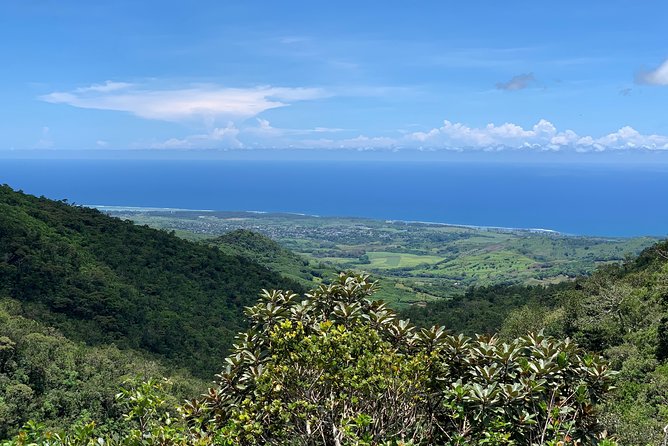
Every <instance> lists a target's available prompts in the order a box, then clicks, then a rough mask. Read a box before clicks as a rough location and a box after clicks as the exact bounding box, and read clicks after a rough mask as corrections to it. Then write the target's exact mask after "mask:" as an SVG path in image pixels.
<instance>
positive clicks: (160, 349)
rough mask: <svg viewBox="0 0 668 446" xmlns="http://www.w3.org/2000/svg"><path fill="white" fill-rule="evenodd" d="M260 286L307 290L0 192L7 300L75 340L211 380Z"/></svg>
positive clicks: (235, 262) (92, 214)
mask: <svg viewBox="0 0 668 446" xmlns="http://www.w3.org/2000/svg"><path fill="white" fill-rule="evenodd" d="M262 288H283V289H295V290H301V287H300V285H298V284H297V283H295V282H293V281H291V280H288V279H284V278H282V277H281V276H280V275H279V274H277V273H275V272H272V271H269V270H268V269H267V268H265V267H263V266H261V265H259V264H258V263H256V262H254V261H252V260H250V259H248V258H246V257H242V256H238V255H233V253H227V254H226V253H223V252H221V251H220V250H218V249H214V248H212V247H207V246H204V245H201V244H195V243H192V242H188V241H185V240H182V239H180V238H178V237H176V236H175V235H173V234H170V233H167V232H164V231H158V230H154V229H151V228H148V227H142V226H135V225H133V224H132V223H130V222H127V221H122V220H119V219H115V218H111V217H108V216H106V215H104V214H102V213H101V212H99V211H97V210H94V209H89V208H83V207H75V206H70V205H68V204H67V203H66V202H56V201H52V200H48V199H46V198H36V197H33V196H30V195H26V194H23V193H20V192H15V191H13V190H12V189H11V188H10V187H8V186H2V187H0V296H2V295H5V296H9V297H12V298H14V299H17V300H19V301H21V302H22V303H23V312H24V314H25V315H26V316H28V317H31V318H34V319H37V320H40V321H42V322H45V323H47V324H49V325H53V326H55V327H57V328H59V329H60V330H61V331H62V332H63V333H64V334H65V335H66V336H67V337H69V338H71V339H74V340H82V341H86V342H88V343H91V344H101V343H112V342H113V343H115V344H117V345H119V346H121V347H128V348H133V349H139V350H145V351H149V352H152V353H157V354H159V355H161V356H163V357H165V358H167V359H169V360H171V361H173V362H175V363H177V364H179V365H181V366H183V367H186V368H188V369H190V370H191V371H192V372H193V373H195V374H197V375H199V376H202V377H207V378H208V377H210V376H212V374H214V373H216V372H218V371H219V369H220V367H222V358H223V355H224V353H225V350H226V349H227V348H228V347H229V346H230V345H231V341H232V339H233V337H234V335H235V334H236V333H237V332H238V331H239V330H241V329H242V328H243V326H242V322H241V321H242V320H243V317H242V313H243V308H244V306H246V305H249V304H251V303H253V302H254V301H255V299H256V297H257V295H258V293H259V292H260V290H261V289H262Z"/></svg>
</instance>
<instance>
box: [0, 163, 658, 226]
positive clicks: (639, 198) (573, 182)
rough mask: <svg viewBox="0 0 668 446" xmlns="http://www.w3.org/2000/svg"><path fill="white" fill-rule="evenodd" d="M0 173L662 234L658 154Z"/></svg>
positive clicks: (373, 213)
mask: <svg viewBox="0 0 668 446" xmlns="http://www.w3.org/2000/svg"><path fill="white" fill-rule="evenodd" d="M0 183H6V184H9V185H10V186H12V187H13V188H14V189H21V190H23V191H24V192H27V193H31V194H35V195H44V196H46V197H49V198H54V199H68V200H69V201H70V202H74V203H77V204H84V205H109V206H138V207H162V208H183V209H211V210H251V211H266V212H294V213H303V214H311V215H323V216H347V217H370V218H376V219H391V220H408V221H430V222H439V223H451V224H463V225H476V226H497V227H510V228H540V229H551V230H556V231H559V232H563V233H567V234H573V235H600V236H637V235H658V236H663V235H667V234H668V166H667V165H665V164H663V165H657V166H651V165H616V164H609V165H604V166H603V165H594V164H588V165H575V164H539V163H527V164H521V163H484V162H471V163H466V162H458V163H452V162H445V161H441V162H439V161H434V162H420V161H358V162H356V161H317V160H311V161H296V160H289V161H249V160H103V159H98V160H92V159H89V160H72V159H60V160H45V159H41V160H40V159H31V160H25V159H1V160H0Z"/></svg>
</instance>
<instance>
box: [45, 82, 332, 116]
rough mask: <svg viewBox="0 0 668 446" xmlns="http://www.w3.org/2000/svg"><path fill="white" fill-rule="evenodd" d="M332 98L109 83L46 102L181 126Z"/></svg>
mask: <svg viewBox="0 0 668 446" xmlns="http://www.w3.org/2000/svg"><path fill="white" fill-rule="evenodd" d="M326 95H327V94H326V93H325V92H324V91H323V90H321V89H318V88H302V87H297V88H290V87H272V86H259V87H253V88H225V87H221V86H218V85H195V86H191V87H188V88H179V89H152V88H148V87H146V86H141V85H135V84H130V83H125V82H112V81H107V82H105V83H104V84H98V85H91V86H89V87H83V88H77V89H75V90H72V91H65V92H53V93H50V94H47V95H44V96H41V98H40V99H42V100H43V101H46V102H50V103H54V104H68V105H71V106H73V107H79V108H88V109H97V110H113V111H120V112H127V113H132V114H134V115H136V116H139V117H141V118H145V119H156V120H162V121H172V122H178V121H186V120H192V119H205V120H209V121H210V120H215V119H221V118H222V119H244V118H249V117H252V116H257V115H258V114H260V113H262V112H263V111H266V110H270V109H272V108H278V107H285V106H288V105H290V104H291V103H293V102H297V101H306V100H312V99H318V98H322V97H325V96H326Z"/></svg>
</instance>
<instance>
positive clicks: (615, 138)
mask: <svg viewBox="0 0 668 446" xmlns="http://www.w3.org/2000/svg"><path fill="white" fill-rule="evenodd" d="M341 133H350V132H349V131H346V130H345V129H336V128H332V129H326V128H314V129H282V128H277V127H274V126H272V125H271V123H270V122H269V121H268V120H266V119H261V118H258V119H257V120H255V122H254V123H253V124H251V125H242V126H236V125H235V124H233V123H232V122H229V123H228V125H227V127H224V128H215V129H213V130H212V131H210V132H208V133H202V134H196V135H191V136H188V137H185V138H181V139H179V138H173V139H169V140H167V141H162V142H154V143H151V144H149V145H148V146H149V147H150V148H155V149H168V148H172V149H192V148H200V149H205V148H231V149H239V148H278V149H280V148H299V149H355V150H399V149H408V150H410V149H413V150H415V149H420V150H451V151H502V150H511V151H512V150H515V151H518V150H519V151H575V152H602V151H606V150H650V151H657V150H659V151H660V150H667V151H668V136H664V135H655V134H650V135H645V134H641V133H640V132H638V131H637V130H635V129H634V128H633V127H630V126H625V127H622V128H621V129H619V130H617V131H615V132H612V133H609V134H606V135H602V136H591V135H578V134H577V133H576V132H574V131H573V130H568V129H567V130H563V131H561V130H558V129H557V128H556V127H555V125H554V124H552V123H551V122H549V121H547V120H545V119H541V120H539V121H538V122H537V123H536V124H535V125H533V126H532V127H530V128H523V127H522V126H520V125H517V124H513V123H504V124H498V125H497V124H487V125H486V126H484V127H469V126H467V125H465V124H462V123H459V122H451V121H447V120H446V121H443V125H442V126H440V127H436V128H433V129H431V130H428V131H423V132H411V133H404V134H400V133H399V132H397V136H386V135H375V136H369V135H363V134H362V135H357V136H352V137H344V136H340V137H338V138H337V137H333V136H338V135H339V134H341ZM323 134H328V137H321V136H320V135H323Z"/></svg>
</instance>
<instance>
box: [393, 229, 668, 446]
mask: <svg viewBox="0 0 668 446" xmlns="http://www.w3.org/2000/svg"><path fill="white" fill-rule="evenodd" d="M403 314H404V315H405V316H408V317H410V318H411V319H412V320H414V321H415V322H416V323H417V324H419V325H423V326H428V325H430V324H432V323H443V324H444V326H446V327H448V328H452V329H454V330H455V331H458V330H461V331H463V332H476V333H496V332H500V334H501V336H502V337H503V338H505V339H513V338H515V337H516V336H520V335H523V334H524V333H526V332H529V331H537V330H545V332H546V333H548V334H550V335H552V336H555V337H558V338H561V339H563V338H566V337H570V338H572V339H574V340H576V341H577V342H578V343H579V344H580V345H582V346H583V347H584V348H586V349H587V350H589V351H594V352H598V353H600V354H602V355H603V356H604V357H605V358H606V359H607V360H608V361H609V362H610V364H611V365H612V367H613V368H614V369H616V370H618V371H619V372H620V373H619V374H618V375H617V376H616V378H615V385H616V387H617V389H616V390H615V391H614V392H613V393H612V395H611V398H610V399H609V400H608V401H607V402H606V403H605V407H604V412H605V417H604V421H605V424H606V426H607V428H608V430H609V431H610V432H612V433H614V434H615V435H616V436H617V437H618V438H619V439H620V442H621V444H624V445H641V446H644V445H648V444H659V443H660V442H661V441H662V440H663V438H664V432H663V428H664V426H666V425H668V243H666V242H664V243H661V244H657V245H655V246H653V247H652V248H649V249H647V250H645V251H643V253H641V255H640V256H638V257H637V258H635V259H632V260H629V261H627V262H625V263H623V264H621V265H610V266H607V267H605V268H600V269H599V270H598V271H596V272H595V273H594V274H593V276H591V277H582V278H579V279H578V280H576V281H575V282H571V283H564V284H559V285H555V286H551V287H548V288H542V287H483V288H475V289H471V290H469V291H468V292H467V293H466V295H465V296H464V297H463V298H459V299H453V300H451V301H445V302H439V303H429V304H427V305H426V306H425V307H414V308H411V309H409V310H406V311H404V312H403Z"/></svg>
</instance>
